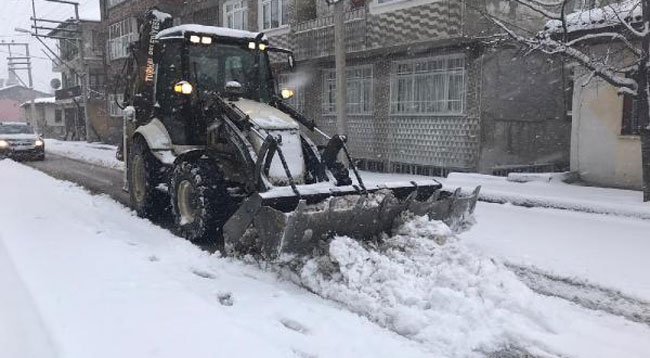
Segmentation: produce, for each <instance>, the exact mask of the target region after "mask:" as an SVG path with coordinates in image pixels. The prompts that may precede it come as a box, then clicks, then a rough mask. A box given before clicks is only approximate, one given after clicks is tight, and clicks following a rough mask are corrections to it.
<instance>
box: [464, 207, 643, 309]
mask: <svg viewBox="0 0 650 358" xmlns="http://www.w3.org/2000/svg"><path fill="white" fill-rule="evenodd" d="M475 217H476V224H475V226H474V227H472V229H471V230H469V231H468V232H465V233H463V234H461V237H462V238H463V239H464V240H465V241H466V242H467V243H468V244H469V245H471V246H474V247H477V248H480V249H481V250H482V251H484V252H486V253H488V254H490V255H494V256H496V257H499V258H501V259H503V260H506V261H508V262H511V263H514V264H518V265H525V266H535V267H538V268H540V269H542V270H544V271H547V272H551V273H554V274H556V275H560V276H563V277H580V278H583V279H587V280H589V281H591V282H593V283H597V284H599V285H602V286H606V287H610V288H614V289H618V290H621V291H623V292H624V293H626V294H628V295H634V296H636V297H638V298H640V299H643V300H646V301H650V275H649V273H650V260H648V253H650V221H648V220H639V219H633V218H624V217H617V216H608V215H600V214H589V213H580V212H571V211H566V210H556V209H545V208H524V207H518V206H513V205H508V204H505V205H503V204H490V203H482V202H479V204H478V206H477V208H476V212H475Z"/></svg>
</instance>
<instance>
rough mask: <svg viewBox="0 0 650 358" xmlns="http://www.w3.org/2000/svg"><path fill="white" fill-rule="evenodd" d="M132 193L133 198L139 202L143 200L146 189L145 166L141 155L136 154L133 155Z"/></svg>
mask: <svg viewBox="0 0 650 358" xmlns="http://www.w3.org/2000/svg"><path fill="white" fill-rule="evenodd" d="M132 170H133V195H134V196H135V200H137V201H138V202H139V203H141V202H143V201H144V195H145V190H146V185H147V184H146V180H147V179H146V178H145V168H144V161H143V160H142V156H140V155H136V156H134V157H133V168H132Z"/></svg>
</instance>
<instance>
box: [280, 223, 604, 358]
mask: <svg viewBox="0 0 650 358" xmlns="http://www.w3.org/2000/svg"><path fill="white" fill-rule="evenodd" d="M294 272H295V273H296V274H294V275H292V279H293V280H296V281H298V282H299V283H300V284H302V285H303V286H305V287H307V288H308V289H309V290H312V291H313V292H315V293H317V294H318V295H320V296H323V297H326V298H329V299H332V300H335V301H337V302H339V303H341V304H343V305H345V306H347V307H348V308H349V309H351V310H352V311H354V312H357V313H359V314H361V315H363V316H365V317H367V318H368V319H370V320H372V321H374V322H376V323H378V324H379V325H381V326H383V327H385V328H388V329H390V330H392V331H394V332H397V333H399V334H400V335H403V336H405V337H408V338H410V339H412V340H415V341H417V342H420V343H423V344H424V345H425V346H426V347H427V348H428V349H430V350H431V351H432V352H433V353H434V356H446V357H468V356H474V355H477V356H482V355H483V354H485V353H488V354H489V353H490V352H497V351H500V350H502V349H504V348H506V349H507V347H509V346H516V347H522V348H524V349H526V350H528V351H530V352H534V353H536V354H541V355H542V356H545V354H544V353H548V352H553V353H560V354H563V353H577V352H576V351H575V350H576V349H577V351H579V352H580V353H578V356H580V355H582V354H584V353H585V351H584V347H580V346H581V345H580V344H575V341H574V342H573V344H574V346H573V347H571V346H570V345H569V346H567V345H566V344H567V343H569V342H571V341H572V339H571V338H570V336H571V333H574V334H575V333H577V334H579V335H582V334H585V335H587V336H588V335H590V334H591V333H593V332H584V331H582V329H583V328H581V327H580V328H579V327H572V328H574V329H577V330H578V332H571V333H570V334H569V336H565V337H563V338H564V339H562V340H557V339H555V338H553V337H556V335H557V334H558V333H559V332H558V329H559V330H560V331H562V329H561V328H562V325H563V321H562V320H561V319H560V318H559V316H564V317H566V315H571V314H575V312H570V311H573V310H574V308H573V307H572V309H571V310H570V311H569V310H567V307H566V306H567V305H566V304H564V303H560V302H558V300H556V299H552V298H547V297H541V296H539V295H537V294H535V293H533V292H532V291H531V290H530V289H529V288H528V287H526V286H525V285H524V284H523V283H521V282H520V281H519V280H518V279H517V278H516V277H515V276H514V274H513V273H512V272H511V271H509V270H508V269H507V268H505V267H504V266H503V265H502V264H501V263H499V262H496V261H494V260H492V259H490V258H488V257H485V256H482V255H481V254H480V253H478V252H474V251H473V250H471V249H469V248H468V247H467V246H465V245H464V244H463V243H462V242H460V240H459V239H458V238H456V237H455V236H454V235H453V234H452V232H451V231H450V230H449V228H448V227H447V226H446V225H445V224H444V223H442V222H435V221H434V222H432V221H429V220H428V219H426V218H422V217H416V218H413V219H412V220H409V221H407V222H406V223H405V224H403V225H401V226H400V227H399V228H398V229H397V230H396V234H395V235H394V236H392V237H390V238H385V240H383V241H382V244H380V246H379V247H371V246H367V245H366V246H364V245H363V244H360V243H359V242H357V241H355V240H352V239H350V238H348V237H337V238H335V239H334V240H333V241H332V242H331V243H330V245H329V252H328V253H327V254H326V255H323V256H320V257H316V258H310V259H305V261H304V262H303V263H302V265H299V266H298V268H297V269H295V268H294ZM549 301H554V302H552V303H550V302H549ZM558 303H559V304H558ZM556 306H561V307H560V308H561V309H560V310H559V311H558V310H556V308H557V307H556ZM549 308H550V309H549ZM578 319H582V320H584V317H583V318H578ZM570 330H571V328H569V331H570ZM564 333H567V332H564ZM567 338H568V339H567ZM601 353H602V352H601ZM605 356H606V355H605Z"/></svg>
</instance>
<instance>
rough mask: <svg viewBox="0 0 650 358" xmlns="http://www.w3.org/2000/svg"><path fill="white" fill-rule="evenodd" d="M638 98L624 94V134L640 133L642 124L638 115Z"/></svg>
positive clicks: (622, 130) (622, 132) (622, 127)
mask: <svg viewBox="0 0 650 358" xmlns="http://www.w3.org/2000/svg"><path fill="white" fill-rule="evenodd" d="M637 102H638V101H637V99H636V98H635V97H634V96H632V95H630V94H625V95H623V122H622V126H621V134H622V135H639V134H640V133H641V132H640V129H641V126H640V125H639V117H638V115H637V112H638V106H637Z"/></svg>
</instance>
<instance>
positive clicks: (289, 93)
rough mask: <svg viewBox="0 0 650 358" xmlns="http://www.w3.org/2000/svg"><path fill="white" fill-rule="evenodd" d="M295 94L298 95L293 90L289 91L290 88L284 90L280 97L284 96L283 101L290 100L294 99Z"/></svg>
mask: <svg viewBox="0 0 650 358" xmlns="http://www.w3.org/2000/svg"><path fill="white" fill-rule="evenodd" d="M295 94H296V93H295V92H294V91H293V90H292V89H289V88H283V89H282V90H281V91H280V96H282V99H289V98H291V97H293V96H294V95H295Z"/></svg>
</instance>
